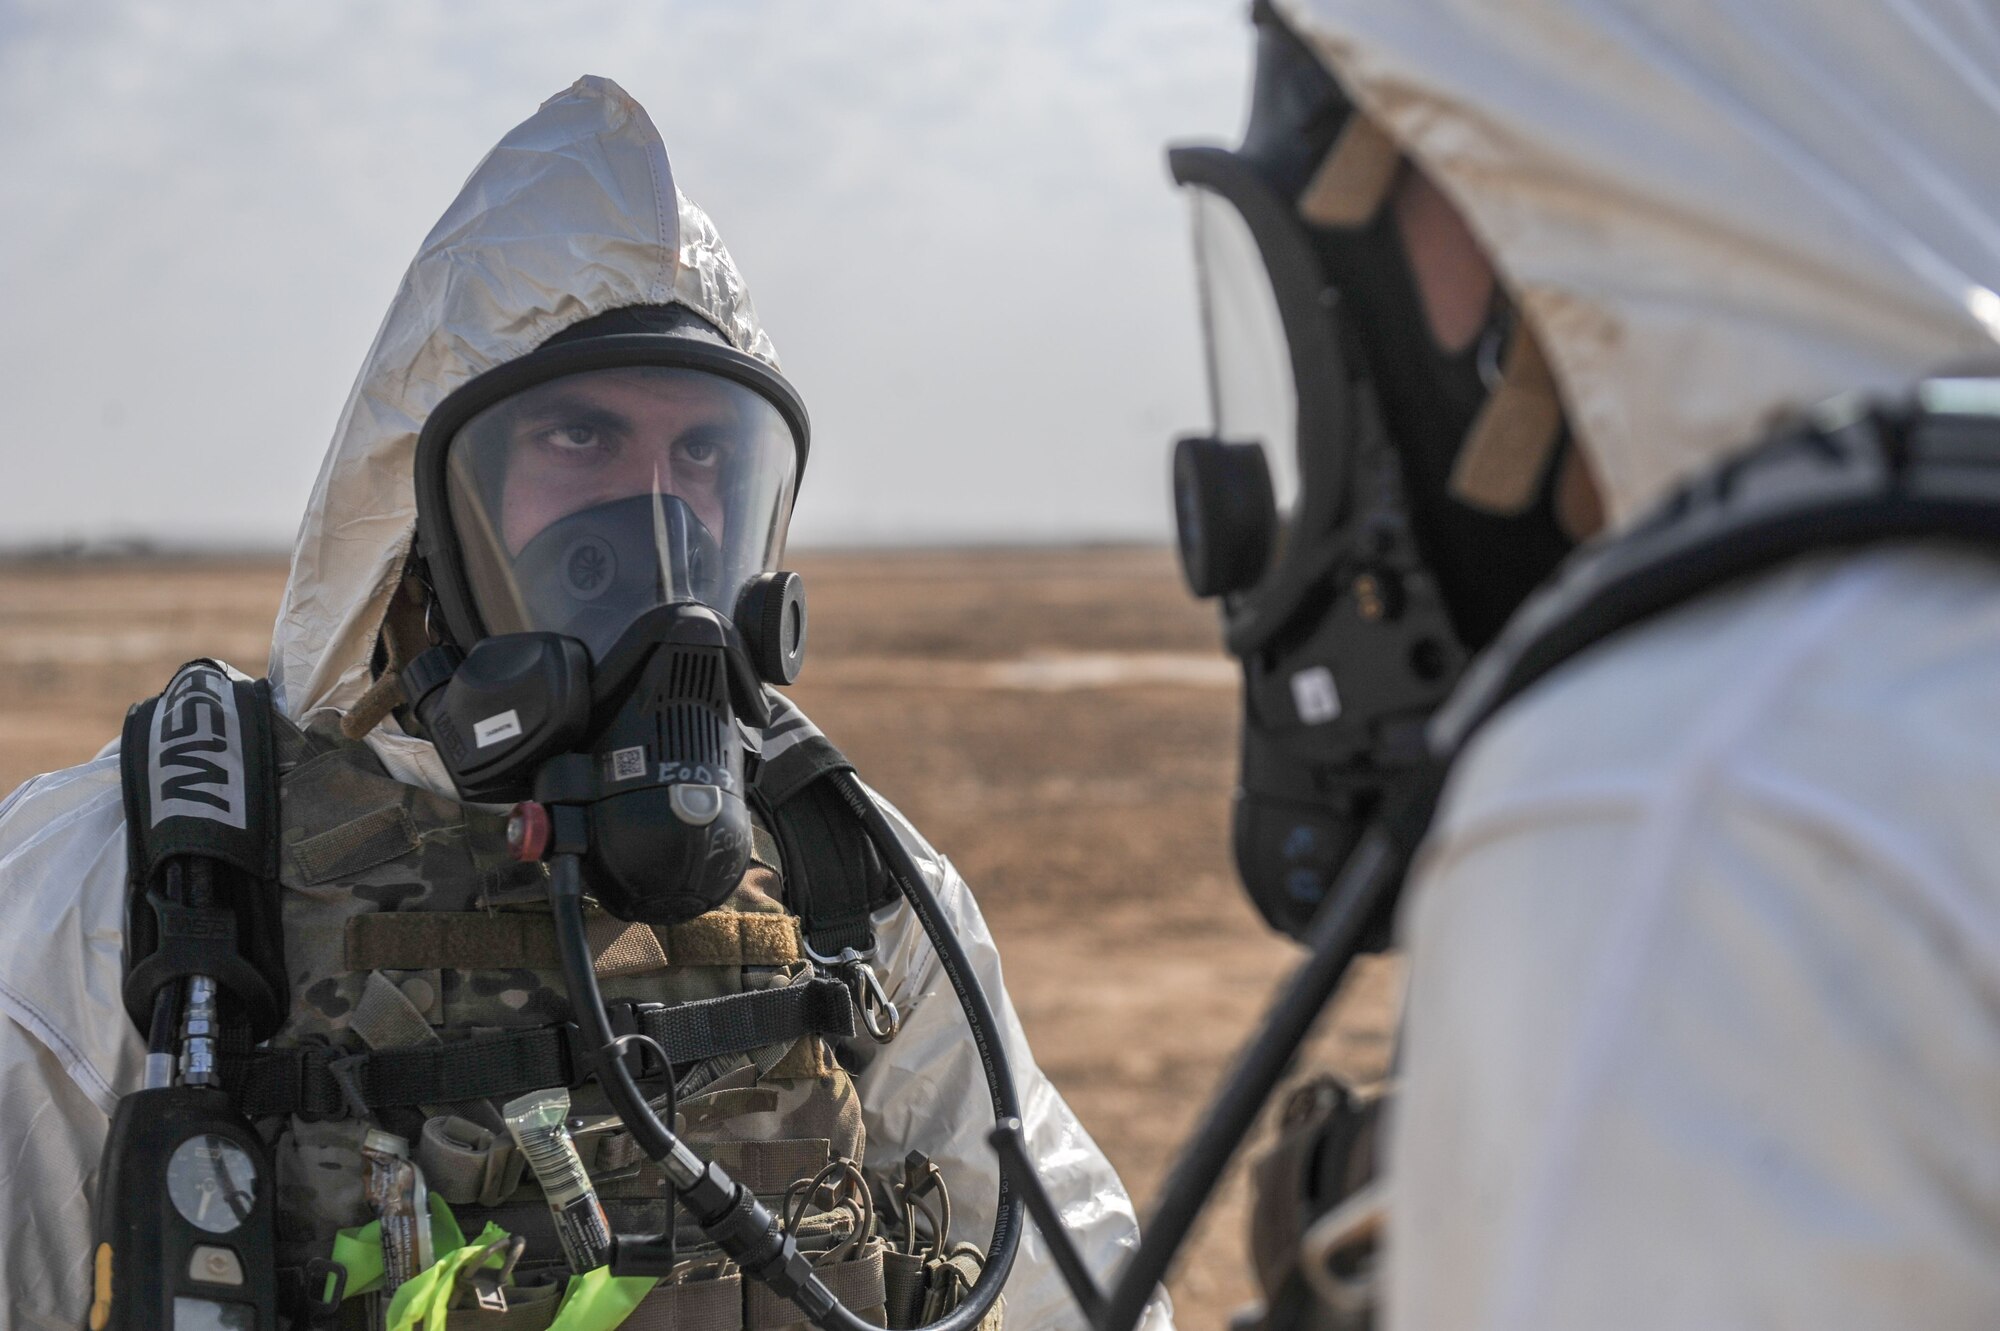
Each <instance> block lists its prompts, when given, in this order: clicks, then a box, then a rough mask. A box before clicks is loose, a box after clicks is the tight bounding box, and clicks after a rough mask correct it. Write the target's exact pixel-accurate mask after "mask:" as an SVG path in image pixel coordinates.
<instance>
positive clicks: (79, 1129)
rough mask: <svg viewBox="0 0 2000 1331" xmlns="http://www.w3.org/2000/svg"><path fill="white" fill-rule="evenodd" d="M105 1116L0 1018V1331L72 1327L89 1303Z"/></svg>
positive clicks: (30, 1040)
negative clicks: (1, 1294) (0, 1305)
mask: <svg viewBox="0 0 2000 1331" xmlns="http://www.w3.org/2000/svg"><path fill="white" fill-rule="evenodd" d="M108 1126H109V1121H108V1120H107V1119H106V1118H105V1116H104V1111H103V1110H101V1109H99V1108H98V1107H97V1106H96V1105H95V1104H93V1103H91V1101H90V1098H89V1097H88V1096H86V1095H84V1094H83V1092H82V1091H80V1090H78V1089H77V1087H76V1083H75V1082H73V1081H71V1080H70V1079H69V1077H68V1075H66V1074H65V1073H64V1072H63V1070H62V1066H61V1064H59V1063H58V1062H57V1061H56V1060H55V1058H54V1057H53V1056H52V1055H51V1054H50V1053H49V1051H48V1048H47V1047H46V1046H45V1045H43V1044H42V1043H41V1041H39V1040H37V1039H35V1037H34V1036H32V1035H29V1034H28V1033H27V1032H26V1031H24V1030H22V1029H21V1027H20V1026H18V1025H17V1024H15V1023H14V1022H12V1021H9V1020H6V1019H4V1018H0V1142H4V1143H5V1145H4V1147H0V1216H4V1220H0V1290H5V1291H6V1300H5V1312H4V1315H0V1328H4V1329H5V1331H25V1329H26V1328H31V1327H32V1328H34V1329H35V1331H42V1329H43V1328H47V1329H48V1331H76V1328H77V1327H79V1326H81V1325H82V1324H83V1317H84V1313H85V1311H86V1310H87V1309H88V1307H89V1305H90V1251H91V1238H92V1233H93V1227H92V1223H91V1194H92V1193H93V1192H94V1191H95V1189H96V1184H97V1161H98V1156H99V1154H100V1153H101V1152H102V1151H103V1149H104V1137H105V1131H106V1128H107V1127H108Z"/></svg>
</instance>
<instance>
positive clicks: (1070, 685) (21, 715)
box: [0, 549, 1395, 1328]
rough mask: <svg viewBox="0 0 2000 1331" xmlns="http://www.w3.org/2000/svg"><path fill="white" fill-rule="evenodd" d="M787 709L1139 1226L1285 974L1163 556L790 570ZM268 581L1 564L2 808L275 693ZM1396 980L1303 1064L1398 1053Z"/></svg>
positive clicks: (1221, 1308) (1177, 1288) (1231, 1252)
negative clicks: (970, 923)
mask: <svg viewBox="0 0 2000 1331" xmlns="http://www.w3.org/2000/svg"><path fill="white" fill-rule="evenodd" d="M791 563H792V566H793V567H795V568H798V569H799V570H800V571H801V572H802V573H803V574H804V576H805V579H806V585H807V588H808V600H809V605H810V610H811V630H810V636H809V645H808V651H807V658H806V667H805V673H804V676H803V677H802V678H801V680H800V682H799V683H798V685H797V686H796V687H795V688H794V689H793V690H791V692H792V695H793V697H794V698H795V699H796V700H797V701H798V702H799V703H800V705H801V706H803V707H804V708H805V709H806V711H807V712H808V713H809V714H810V715H811V716H812V717H813V718H814V719H815V720H816V721H817V722H818V723H819V724H820V726H821V727H822V728H824V729H825V730H826V731H827V733H828V734H829V735H830V736H831V737H832V738H833V739H834V741H835V742H836V743H837V744H839V745H840V746H841V747H842V748H843V749H844V750H845V751H846V752H847V754H848V755H849V756H850V757H851V758H853V759H854V761H855V763H856V765H857V767H858V768H859V769H860V771H861V773H862V774H863V776H864V777H865V778H866V779H867V780H868V781H870V782H871V783H872V784H873V785H874V786H875V787H876V788H877V789H878V790H880V791H882V792H883V793H884V794H886V795H887V796H888V797H889V798H890V799H892V800H894V801H895V802H896V803H897V804H898V805H899V806H900V807H901V808H902V809H903V810H904V811H905V812H906V813H908V814H909V815H910V817H911V818H912V819H913V820H914V821H915V822H916V824H917V825H918V826H919V827H920V828H922V829H923V830H924V832H925V833H926V834H927V835H928V837H929V838H930V839H931V840H932V842H933V843H935V844H936V845H937V846H938V847H939V848H940V849H941V850H943V851H944V852H945V853H946V854H947V855H949V856H950V857H951V858H952V860H953V861H954V862H955V863H956V864H957V865H958V867H959V868H960V870H961V871H962V872H963V873H964V874H965V876H966V878H967V880H968V881H969V882H970V883H971V884H972V886H973V889H974V891H975V893H976V894H977V896H978V898H979V901H980V903H981V905H982V907H983V908H984V910H985V912H986V915H987V918H988V919H989V921H990V922H991V924H992V928H993V932H994V934H995V935H996V936H997V938H998V939H999V942H1000V946H1001V949H1002V952H1003V954H1004V956H1005V958H1006V966H1007V979H1008V985H1009V988H1010V990H1011V992H1012V995H1013V998H1014V1002H1015V1004H1016V1006H1017V1007H1018V1008H1019V1010H1020V1013H1021V1017H1022V1020H1023V1021H1024V1022H1025V1023H1026V1026H1027V1029H1028V1033H1029V1036H1030V1038H1031V1040H1032V1042H1033V1044H1034V1047H1035V1050H1036V1053H1037V1056H1038V1057H1039V1059H1040V1061H1041V1064H1042V1066H1043V1067H1044V1068H1045V1069H1046V1070H1047V1071H1048V1073H1049V1075H1050V1076H1051V1077H1052V1078H1053V1079H1054V1080H1055V1083H1056V1085H1057V1086H1058V1087H1059V1088H1060V1089H1061V1090H1062V1092H1063V1094H1064V1095H1065V1096H1066V1097H1067V1098H1068V1100H1069V1102H1070V1103H1071V1104H1072V1105H1073V1106H1074V1107H1075V1108H1076V1110H1077V1112H1078V1114H1079V1115H1080V1116H1081V1117H1082V1119H1083V1121H1084V1123H1085V1124H1086V1125H1087V1126H1088V1127H1089V1129H1090V1130H1091V1132H1092V1133H1093V1134H1094V1135H1095V1136H1096V1138H1097V1140H1098V1142H1099V1143H1100V1144H1101V1145H1102V1146H1103V1147H1104V1149H1105V1150H1106V1152H1107V1153H1108V1154H1109V1155H1110V1157H1111V1159H1112V1161H1113V1162H1114V1163H1115V1164H1116V1165H1117V1166H1118V1168H1119V1169H1120V1171H1121V1172H1122V1173H1123V1175H1124V1177H1125V1179H1126V1181H1127V1183H1128V1185H1129V1186H1130V1187H1131V1188H1132V1190H1133V1192H1134V1194H1135V1196H1136V1197H1137V1198H1138V1199H1139V1200H1140V1207H1141V1214H1142V1215H1143V1214H1144V1212H1145V1209H1146V1207H1145V1203H1146V1200H1147V1199H1148V1198H1150V1197H1151V1195H1152V1194H1153V1191H1154V1189H1155V1188H1156V1187H1157V1186H1158V1183H1159V1181H1160V1178H1161V1176H1162V1174H1163V1172H1164V1170H1165V1168H1166V1166H1167V1164H1168V1162H1169V1160H1170V1159H1171V1157H1172V1153H1173V1150H1174V1148H1175V1146H1176V1145H1177V1144H1178V1143H1179V1141H1180V1140H1181V1138H1182V1137H1183V1135H1184V1134H1185V1132H1186V1131H1187V1128H1188V1126H1189V1124H1190V1123H1191V1122H1192V1120H1193V1119H1194V1117H1195V1116H1196V1114H1197V1113H1198V1112H1199V1110H1200V1107H1201V1105H1202V1104H1203V1103H1204V1102H1205V1100H1206V1099H1207V1097H1208V1095H1209V1092H1210V1090H1211V1089H1212V1087H1213V1085H1214V1083H1215V1080H1216V1078H1217V1076H1218V1075H1219V1073H1220V1072H1221V1070H1222V1067H1223V1065H1224V1063H1225V1062H1226V1060H1227V1059H1228V1057H1229V1055H1230V1053H1231V1051H1232V1050H1233V1049H1234V1048H1235V1047H1236V1045H1237V1044H1238V1042H1239V1041H1240V1039H1241V1038H1242V1037H1243V1035H1244V1034H1245V1032H1247V1031H1248V1029H1249V1028H1250V1026H1251V1024H1252V1022H1253V1020H1254V1018H1255V1016H1256V1014H1257V1013H1258V1012H1259V1011H1260V1009H1261V1008H1262V1005H1263V1003H1264V1001H1265V999H1266V997H1267V995H1268V994H1269V993H1270V991H1271V990H1272V988H1273V986H1274V985H1275V984H1276V983H1277V980H1278V979H1279V977H1281V976H1282V975H1283V974H1284V972H1285V971H1286V969H1287V968H1288V967H1289V966H1290V965H1291V963H1292V961H1293V960H1294V950H1293V949H1292V948H1291V947H1290V945H1288V944H1286V943H1284V942H1282V941H1280V940H1277V939H1275V938H1273V937H1272V936H1270V935H1269V934H1267V933H1266V932H1265V930H1264V929H1263V927H1262V926H1261V924H1260V923H1259V922H1258V921H1257V919H1256V918H1255V916H1254V914H1253V912H1252V910H1251V908H1250V906H1249V905H1248V903H1247V901H1246V900H1245V899H1244V898H1243V896H1242V895H1241V893H1240V892H1239V890H1238V889H1237V887H1236V885H1235V881H1234V878H1233V875H1232V871H1231V869H1230V866H1229V858H1228V849H1227V836H1228V794H1229V788H1230V784H1231V780H1232V776H1233V767H1234V758H1235V748H1234V746H1235V733H1236V705H1237V700H1236V692H1235V685H1234V679H1235V676H1234V674H1233V669H1232V665H1231V663H1230V662H1229V660H1228V659H1227V658H1226V657H1224V656H1223V655H1222V654H1221V651H1220V648H1219V645H1218V632H1217V628H1216V624H1215V620H1214V616H1213V613H1212V610H1211V608H1210V607H1208V606H1205V605H1200V604H1197V603H1195V602H1193V601H1191V600H1189V599H1188V597H1187V595H1186V593H1185V592H1184V590H1183V589H1182V587H1181V585H1180V582H1179V578H1178V576H1177V574H1176V572H1175V570H1174V567H1173V561H1172V558H1171V556H1170V555H1169V554H1168V553H1167V552H1166V551H1164V550H1155V549H1090V550H1035V551H899V552H895V553H850V552H840V553H818V554H801V555H797V556H796V557H794V559H793V560H792V561H791ZM284 575H285V568H284V564H283V561H282V560H277V559H264V560H257V559H232V560H219V559H209V560H185V559H183V560H171V561H169V560H121V561H95V560H73V561H54V560H50V561H17V562H11V563H6V564H0V791H4V790H11V789H12V788H13V787H14V786H15V785H17V784H18V783H20V782H22V781H24V780H26V779H28V778H29V777H31V776H33V775H34V774H35V773H37V772H41V771H46V770H49V769H53V768H58V767H63V766H67V765H69V764H71V763H75V762H79V761H82V760H84V759H87V758H89V757H90V756H91V755H92V754H94V753H95V752H96V751H97V750H98V749H99V748H100V747H101V746H102V745H103V744H104V743H105V742H106V741H108V740H110V739H113V738H115V737H116V735H117V734H118V729H119V723H120V720H121V718H122V717H123V715H124V711H125V708H126V706H127V705H128V704H129V703H131V702H132V701H134V700H136V699H138V698H140V697H143V696H146V695H148V694H150V693H153V692H157V691H158V690H159V688H160V687H161V685H163V684H164V683H165V682H166V679H167V677H168V675H169V674H170V673H171V672H172V670H173V668H174V667H175V666H176V665H178V664H179V663H180V662H182V661H183V660H186V659H188V658H190V657H193V656H199V655H215V656H221V657H223V658H224V659H226V660H229V661H230V662H232V663H234V664H236V665H238V666H240V667H242V668H243V669H246V670H248V671H250V672H252V673H261V672H262V669H263V664H264V658H265V655H266V651H267V648H268V644H269V641H270V638H269V634H270V626H271V622H272V618H273V616H274V614H275V611H276V608H277V603H278V597H279V593H280V591H281V590H282V587H283V584H284ZM1394 979H1395V977H1394V974H1393V970H1392V968H1391V967H1389V966H1388V965H1378V966H1374V967H1371V968H1369V969H1368V970H1366V971H1365V972H1364V973H1363V974H1361V975H1360V976H1358V977H1357V982H1356V983H1355V984H1354V986H1353V987H1352V988H1353V992H1352V993H1350V994H1349V995H1347V996H1346V998H1345V999H1344V1000H1343V1001H1342V1002H1341V1003H1340V1004H1339V1005H1338V1006H1337V1007H1336V1010H1335V1011H1334V1013H1333V1014H1332V1016H1331V1018H1330V1019H1329V1020H1328V1021H1327V1022H1325V1023H1323V1024H1324V1025H1325V1026H1326V1028H1327V1029H1326V1030H1325V1031H1323V1032H1322V1033H1321V1035H1320V1037H1319V1038H1318V1039H1317V1040H1316V1042H1315V1045H1314V1049H1313V1059H1314V1060H1315V1061H1318V1062H1323V1063H1329V1064H1331V1065H1333V1066H1335V1067H1337V1068H1339V1069H1340V1070H1342V1071H1343V1072H1345V1073H1347V1074H1349V1075H1351V1076H1354V1077H1356V1078H1360V1079H1366V1078H1370V1077H1373V1076H1375V1075H1378V1074H1379V1073H1380V1071H1381V1070H1382V1068H1383V1066H1384V1062H1385V1059H1386V1055H1387V1031H1388V1028H1389V1026H1390V1024H1391V1022H1390V1007H1391V995H1392V993H1393V989H1394ZM1238 1172H1239V1177H1237V1178H1235V1179H1233V1180H1232V1182H1231V1184H1230V1186H1229V1187H1228V1188H1227V1189H1226V1190H1225V1193H1224V1195H1223V1197H1222V1198H1221V1201H1220V1203H1219V1204H1217V1205H1216V1206H1214V1207H1212V1208H1211V1211H1210V1214H1209V1216H1208V1218H1207V1221H1206V1223H1205V1225H1204V1227H1203V1229H1202V1231H1201V1232H1200V1233H1199V1234H1198V1236H1197V1241H1196V1243H1195V1244H1194V1245H1193V1246H1192V1247H1191V1249H1190V1251H1189V1252H1188V1253H1187V1254H1186V1255H1185V1256H1184V1258H1183V1260H1182V1262H1181V1264H1180V1267H1179V1269H1178V1271H1177V1273H1176V1274H1175V1276H1174V1278H1173V1280H1172V1283H1171V1288H1172V1290H1173V1293H1174V1295H1175V1299H1176V1301H1177V1304H1178V1307H1179V1317H1178V1321H1179V1322H1180V1324H1181V1325H1182V1326H1184V1327H1188V1328H1219V1327H1220V1326H1222V1325H1223V1324H1224V1322H1225V1321H1226V1319H1227V1317H1228V1315H1229V1313H1230V1312H1231V1311H1233V1310H1234V1309H1236V1308H1237V1307H1239V1306H1241V1305H1242V1304H1244V1303H1245V1302H1247V1301H1248V1300H1249V1299H1250V1297H1251V1293H1252V1286H1251V1282H1250V1280H1249V1278H1248V1275H1247V1267H1246V1264H1245V1261H1244V1256H1243V1253H1244V1240H1243V1209H1242V1208H1243V1199H1242V1187H1241V1180H1240V1170H1239V1171H1238Z"/></svg>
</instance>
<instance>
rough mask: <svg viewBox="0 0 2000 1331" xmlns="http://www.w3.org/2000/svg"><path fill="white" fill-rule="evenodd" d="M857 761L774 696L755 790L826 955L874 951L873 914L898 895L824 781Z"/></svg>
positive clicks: (790, 886) (797, 902)
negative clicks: (851, 759)
mask: <svg viewBox="0 0 2000 1331" xmlns="http://www.w3.org/2000/svg"><path fill="white" fill-rule="evenodd" d="M853 770H854V765H853V764H852V763H850V762H849V761H848V760H847V758H846V756H845V755H844V754H842V753H841V751H840V750H839V749H837V748H835V747H834V745H833V742H832V741H831V740H829V739H827V737H826V736H825V735H824V734H822V733H821V731H820V729H819V727H817V726H815V725H814V724H813V723H812V722H811V721H809V720H807V719H806V716H805V714H804V713H803V712H801V711H799V710H798V708H797V707H795V706H793V705H792V703H791V701H790V700H789V699H787V698H784V697H782V696H781V695H776V694H774V695H773V696H772V710H771V725H770V727H769V728H768V729H767V730H766V731H765V738H764V756H763V762H762V765H761V766H760V768H759V769H758V773H757V790H758V793H759V794H760V795H761V796H762V797H763V799H764V802H765V804H766V805H767V806H768V807H769V809H770V811H771V816H772V819H773V821H774V822H775V823H776V827H775V828H773V829H772V830H773V831H774V832H775V833H776V834H777V838H778V844H779V848H780V853H781V855H782V857H783V859H784V861H785V897H786V901H787V903H788V904H789V905H790V906H791V908H792V909H793V910H795V911H797V912H798V915H799V918H800V919H801V921H802V922H803V923H804V926H805V935H806V944H807V946H809V947H810V948H811V949H812V950H813V952H814V953H816V954H817V955H819V956H822V957H837V956H839V955H840V954H841V953H842V952H843V951H846V950H848V949H850V948H851V949H853V950H854V951H855V952H858V953H860V954H861V955H863V956H867V955H870V954H872V953H873V952H874V950H875V930H874V926H873V923H872V922H871V920H870V918H869V917H870V916H871V914H872V913H873V912H874V911H876V910H878V909H880V908H881V907H882V906H885V905H887V904H888V903H889V902H891V901H893V900H895V898H896V896H897V892H896V886H895V882H894V880H892V879H891V878H890V876H889V873H888V870H887V869H886V868H885V867H884V866H883V864H882V857H881V855H880V854H879V853H878V852H877V851H876V849H875V844H874V842H873V841H871V840H870V839H869V837H868V833H867V831H866V830H865V829H864V828H863V827H862V826H861V823H860V821H859V820H858V819H857V818H856V817H855V816H854V813H853V811H852V810H850V809H849V808H848V807H847V804H846V801H844V800H842V799H841V798H840V794H839V792H838V791H836V790H834V789H833V787H832V786H831V785H830V784H829V783H828V782H827V780H826V778H827V777H828V776H829V775H831V774H832V773H835V772H852V771H853Z"/></svg>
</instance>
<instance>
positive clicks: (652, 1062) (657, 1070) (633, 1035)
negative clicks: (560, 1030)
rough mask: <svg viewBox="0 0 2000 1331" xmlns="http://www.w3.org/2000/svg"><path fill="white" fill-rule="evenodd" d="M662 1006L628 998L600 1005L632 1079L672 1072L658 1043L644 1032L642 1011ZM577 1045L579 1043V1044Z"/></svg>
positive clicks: (642, 1079) (663, 1006) (661, 1075)
mask: <svg viewBox="0 0 2000 1331" xmlns="http://www.w3.org/2000/svg"><path fill="white" fill-rule="evenodd" d="M665 1007H666V1004H665V1003H639V1002H634V1001H633V1000H631V999H620V1000H618V1001H617V1002H615V1003H606V1004H605V1005H604V1015H605V1017H606V1018H607V1019H608V1020H609V1021H610V1023H611V1035H612V1043H613V1045H614V1046H616V1047H618V1048H620V1049H622V1050H623V1054H622V1057H623V1058H624V1059H625V1066H626V1068H627V1069H629V1070H630V1071H631V1073H632V1080H634V1081H645V1080H647V1079H648V1078H652V1077H664V1076H666V1075H667V1074H668V1073H669V1072H671V1071H672V1069H671V1068H670V1067H669V1066H668V1065H667V1061H666V1059H665V1058H663V1057H662V1056H661V1055H662V1053H663V1052H664V1051H662V1050H661V1049H660V1046H659V1044H658V1042H657V1041H654V1040H652V1039H650V1038H648V1037H647V1035H646V1021H645V1019H646V1014H648V1013H650V1012H658V1011H660V1010H662V1009H663V1008H665ZM580 1038H581V1037H579V1039H580ZM577 1047H578V1048H581V1047H582V1046H581V1045H580V1044H579V1045H578V1046H577Z"/></svg>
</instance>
